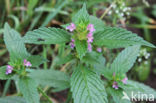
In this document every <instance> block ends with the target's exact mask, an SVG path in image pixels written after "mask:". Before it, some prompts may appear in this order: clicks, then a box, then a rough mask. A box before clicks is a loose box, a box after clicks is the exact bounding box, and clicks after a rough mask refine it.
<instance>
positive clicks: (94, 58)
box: [82, 52, 100, 64]
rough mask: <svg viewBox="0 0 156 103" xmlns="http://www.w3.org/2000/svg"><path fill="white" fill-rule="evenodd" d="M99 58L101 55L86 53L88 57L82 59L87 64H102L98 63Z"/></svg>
mask: <svg viewBox="0 0 156 103" xmlns="http://www.w3.org/2000/svg"><path fill="white" fill-rule="evenodd" d="M99 56H100V55H99V54H98V53H96V52H90V53H86V55H85V56H84V57H83V58H82V62H85V63H87V64H95V63H99V62H100V61H98V58H99Z"/></svg>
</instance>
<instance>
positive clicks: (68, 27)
mask: <svg viewBox="0 0 156 103" xmlns="http://www.w3.org/2000/svg"><path fill="white" fill-rule="evenodd" d="M66 29H67V30H69V31H70V32H72V31H74V30H75V29H76V26H75V24H74V23H71V24H70V25H69V26H67V27H66Z"/></svg>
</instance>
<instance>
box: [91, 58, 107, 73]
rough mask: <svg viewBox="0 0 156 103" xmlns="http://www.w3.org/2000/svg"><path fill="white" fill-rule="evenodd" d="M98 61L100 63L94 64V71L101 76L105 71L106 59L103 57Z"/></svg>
mask: <svg viewBox="0 0 156 103" xmlns="http://www.w3.org/2000/svg"><path fill="white" fill-rule="evenodd" d="M96 59H97V61H98V62H97V63H94V70H95V72H97V73H99V74H101V73H102V72H103V71H104V68H105V62H106V59H105V58H104V57H103V56H102V55H100V57H98V58H96Z"/></svg>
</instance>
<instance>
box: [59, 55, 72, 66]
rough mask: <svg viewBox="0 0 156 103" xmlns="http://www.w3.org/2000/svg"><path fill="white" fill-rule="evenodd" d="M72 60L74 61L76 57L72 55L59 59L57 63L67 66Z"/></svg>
mask: <svg viewBox="0 0 156 103" xmlns="http://www.w3.org/2000/svg"><path fill="white" fill-rule="evenodd" d="M72 59H74V56H73V55H72V54H68V55H67V56H65V57H58V61H57V63H56V64H57V65H62V64H65V63H67V62H70V61H71V60H72Z"/></svg>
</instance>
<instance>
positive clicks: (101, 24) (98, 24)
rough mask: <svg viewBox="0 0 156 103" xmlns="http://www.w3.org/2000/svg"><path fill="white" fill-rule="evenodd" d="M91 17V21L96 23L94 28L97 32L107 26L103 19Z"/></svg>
mask: <svg viewBox="0 0 156 103" xmlns="http://www.w3.org/2000/svg"><path fill="white" fill-rule="evenodd" d="M89 19H90V23H91V24H94V28H95V30H96V31H95V32H98V31H100V30H103V29H104V28H105V24H104V22H103V21H102V20H100V19H98V18H97V17H95V16H90V17H89Z"/></svg>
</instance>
